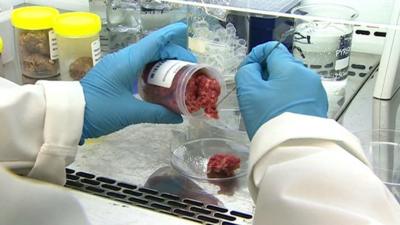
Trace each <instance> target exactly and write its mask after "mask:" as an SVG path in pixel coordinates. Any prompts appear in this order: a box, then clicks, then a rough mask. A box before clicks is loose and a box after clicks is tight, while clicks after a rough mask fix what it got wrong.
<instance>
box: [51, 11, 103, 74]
mask: <svg viewBox="0 0 400 225" xmlns="http://www.w3.org/2000/svg"><path fill="white" fill-rule="evenodd" d="M100 30H101V19H100V17H99V16H97V15H96V14H94V13H88V12H71V13H64V14H60V15H59V16H57V18H56V20H55V22H54V32H55V33H56V36H57V43H58V54H59V59H60V73H61V80H80V79H81V78H82V77H83V76H85V74H86V73H87V72H88V71H89V70H90V69H91V68H92V67H93V66H94V65H96V63H97V62H99V61H100V58H101V49H100V40H99V33H100Z"/></svg>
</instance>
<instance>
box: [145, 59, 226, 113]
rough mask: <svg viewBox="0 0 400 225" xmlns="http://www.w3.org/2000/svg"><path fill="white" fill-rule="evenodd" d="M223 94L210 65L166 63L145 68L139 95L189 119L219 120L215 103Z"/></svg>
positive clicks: (181, 62)
mask: <svg viewBox="0 0 400 225" xmlns="http://www.w3.org/2000/svg"><path fill="white" fill-rule="evenodd" d="M224 92H225V83H224V80H223V78H222V77H221V75H220V74H219V72H218V71H217V70H216V69H214V68H212V67H209V66H206V65H201V64H194V63H189V62H184V61H179V60H167V61H160V62H156V63H152V64H149V65H147V66H146V68H145V69H144V72H143V74H142V76H141V78H140V81H139V94H140V96H141V97H142V98H143V99H144V100H145V101H148V102H152V103H156V104H161V105H164V106H165V107H167V108H168V109H170V110H172V111H174V112H176V113H180V114H183V115H185V116H188V117H196V118H214V119H218V111H217V103H218V100H219V98H220V97H221V96H223V95H224Z"/></svg>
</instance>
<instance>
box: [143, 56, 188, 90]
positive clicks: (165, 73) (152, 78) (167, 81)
mask: <svg viewBox="0 0 400 225" xmlns="http://www.w3.org/2000/svg"><path fill="white" fill-rule="evenodd" d="M187 65H193V63H189V62H183V61H179V60H168V61H161V62H158V63H156V64H155V65H154V66H153V68H152V69H151V71H150V74H149V76H148V77H147V83H149V84H153V85H157V86H160V87H165V88H170V87H171V85H172V81H173V80H174V77H175V75H176V74H177V73H178V71H179V70H180V69H182V68H183V67H184V66H187Z"/></svg>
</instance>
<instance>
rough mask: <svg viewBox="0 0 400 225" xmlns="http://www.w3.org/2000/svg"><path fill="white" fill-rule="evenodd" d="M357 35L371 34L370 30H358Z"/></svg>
mask: <svg viewBox="0 0 400 225" xmlns="http://www.w3.org/2000/svg"><path fill="white" fill-rule="evenodd" d="M356 34H361V35H370V34H371V32H370V31H368V30H356Z"/></svg>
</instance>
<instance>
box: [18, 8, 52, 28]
mask: <svg viewBox="0 0 400 225" xmlns="http://www.w3.org/2000/svg"><path fill="white" fill-rule="evenodd" d="M58 14H59V12H58V10H57V9H55V8H52V7H45V6H28V7H22V8H18V9H14V10H13V11H12V14H11V23H12V24H13V25H14V27H16V28H19V29H23V30H46V29H51V28H52V27H53V22H54V18H55V17H56V16H57V15H58Z"/></svg>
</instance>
